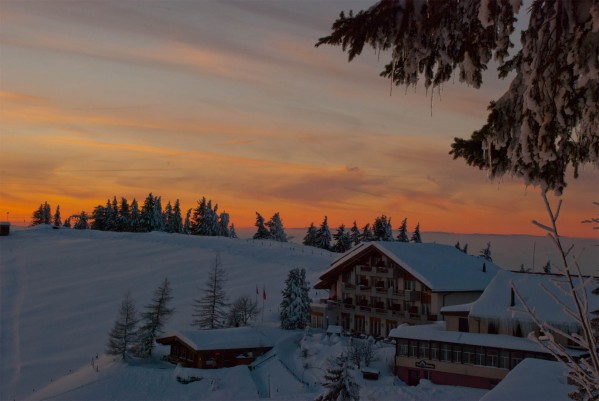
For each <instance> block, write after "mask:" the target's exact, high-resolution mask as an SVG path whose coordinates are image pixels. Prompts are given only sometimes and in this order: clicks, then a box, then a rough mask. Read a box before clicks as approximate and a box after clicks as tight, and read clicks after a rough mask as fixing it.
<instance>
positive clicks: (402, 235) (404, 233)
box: [397, 218, 410, 242]
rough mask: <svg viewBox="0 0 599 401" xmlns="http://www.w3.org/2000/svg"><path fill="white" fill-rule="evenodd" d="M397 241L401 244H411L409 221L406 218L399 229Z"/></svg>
mask: <svg viewBox="0 0 599 401" xmlns="http://www.w3.org/2000/svg"><path fill="white" fill-rule="evenodd" d="M397 240H398V241H399V242H410V238H408V219H407V218H404V219H403V221H402V222H401V226H400V227H399V234H397Z"/></svg>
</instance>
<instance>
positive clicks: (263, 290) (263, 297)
mask: <svg viewBox="0 0 599 401" xmlns="http://www.w3.org/2000/svg"><path fill="white" fill-rule="evenodd" d="M262 299H263V300H264V301H266V290H265V289H262Z"/></svg>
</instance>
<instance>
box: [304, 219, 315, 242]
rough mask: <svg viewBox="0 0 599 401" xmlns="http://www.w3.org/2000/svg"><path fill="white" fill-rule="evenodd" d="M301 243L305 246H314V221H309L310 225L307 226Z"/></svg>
mask: <svg viewBox="0 0 599 401" xmlns="http://www.w3.org/2000/svg"><path fill="white" fill-rule="evenodd" d="M302 244H304V245H306V246H316V227H315V226H314V223H313V222H312V223H310V227H308V232H307V233H306V236H305V237H304V240H303V241H302Z"/></svg>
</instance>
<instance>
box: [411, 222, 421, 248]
mask: <svg viewBox="0 0 599 401" xmlns="http://www.w3.org/2000/svg"><path fill="white" fill-rule="evenodd" d="M410 240H411V241H412V242H416V243H421V242H422V237H421V236H420V223H418V224H416V228H415V229H414V233H413V234H412V238H410Z"/></svg>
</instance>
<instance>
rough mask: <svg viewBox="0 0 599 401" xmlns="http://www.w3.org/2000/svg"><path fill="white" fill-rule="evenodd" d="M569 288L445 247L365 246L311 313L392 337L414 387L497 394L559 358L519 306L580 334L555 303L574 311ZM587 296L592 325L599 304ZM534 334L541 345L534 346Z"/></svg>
mask: <svg viewBox="0 0 599 401" xmlns="http://www.w3.org/2000/svg"><path fill="white" fill-rule="evenodd" d="M565 280H566V279H565V277H564V276H561V275H556V274H534V273H520V272H511V271H506V270H502V269H500V268H499V267H498V266H497V265H495V264H493V263H490V262H489V261H487V260H485V259H483V258H480V257H475V256H469V255H466V254H464V253H463V252H461V251H460V250H458V249H456V248H455V247H452V246H447V245H439V244H413V243H400V242H370V243H364V244H360V245H359V246H357V247H356V248H354V249H352V250H351V251H349V252H348V253H346V254H344V255H343V256H341V257H340V258H339V259H337V260H335V261H333V262H332V264H331V267H330V268H329V269H328V270H327V271H326V272H325V273H324V274H322V275H321V277H320V281H319V282H318V283H317V284H316V285H315V288H316V289H325V290H328V293H329V296H328V298H327V299H323V300H321V301H320V302H319V303H317V304H312V305H311V307H312V311H311V320H312V322H311V323H312V326H313V327H321V328H326V327H327V326H328V325H338V326H342V327H343V329H344V330H345V331H346V332H350V333H360V334H366V335H371V336H375V337H377V336H384V337H390V338H392V339H393V340H394V341H395V345H396V356H395V373H396V374H397V375H398V376H399V377H400V378H401V379H402V380H403V381H404V382H406V383H407V384H410V385H416V384H418V383H419V381H420V380H421V379H427V380H430V381H432V382H433V383H436V384H446V385H459V386H470V387H478V388H487V389H491V388H493V387H495V386H496V385H497V384H498V383H499V382H500V381H501V380H503V379H504V378H505V377H506V376H507V375H508V374H509V372H510V371H511V370H512V369H513V368H515V367H516V365H518V364H519V363H520V362H521V361H522V360H524V359H525V358H534V359H547V360H554V359H555V358H554V357H553V356H552V354H551V353H550V352H549V351H548V349H547V348H546V346H544V345H543V344H544V341H545V340H543V338H544V337H543V333H540V332H539V329H538V327H537V326H536V324H535V323H534V321H533V320H532V319H531V317H530V315H529V314H528V313H527V312H525V311H523V309H524V304H523V302H522V301H524V302H526V305H527V306H528V307H530V308H531V309H534V310H535V315H536V316H537V318H539V319H540V320H541V321H543V322H547V323H549V324H551V325H553V326H554V327H558V328H559V329H560V330H561V332H562V333H565V334H566V335H572V334H573V333H579V332H580V325H579V324H578V322H577V321H575V320H574V319H573V318H572V317H571V316H570V315H569V314H568V313H566V312H564V311H563V308H562V306H559V305H558V304H557V303H556V302H560V303H561V304H562V305H569V304H571V303H572V300H571V298H569V297H568V296H567V295H564V294H565V292H564V291H563V290H562V289H561V288H560V287H563V286H564V283H565ZM514 288H516V291H514ZM587 292H588V293H587V298H588V300H589V304H588V311H589V316H590V317H594V316H595V315H599V296H597V295H596V294H591V292H590V289H589V290H588V291H587ZM531 332H534V333H535V334H536V336H537V337H538V338H539V341H533V340H531V339H529V338H528V333H531ZM596 334H597V333H596ZM555 340H556V341H557V342H558V343H559V344H561V345H562V346H563V349H564V350H565V352H567V353H568V354H569V355H570V356H571V357H572V358H574V359H577V358H580V357H585V354H584V351H583V350H581V349H577V348H576V346H575V344H573V343H572V342H571V341H569V340H568V338H567V337H565V336H555ZM556 363H557V362H556Z"/></svg>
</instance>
